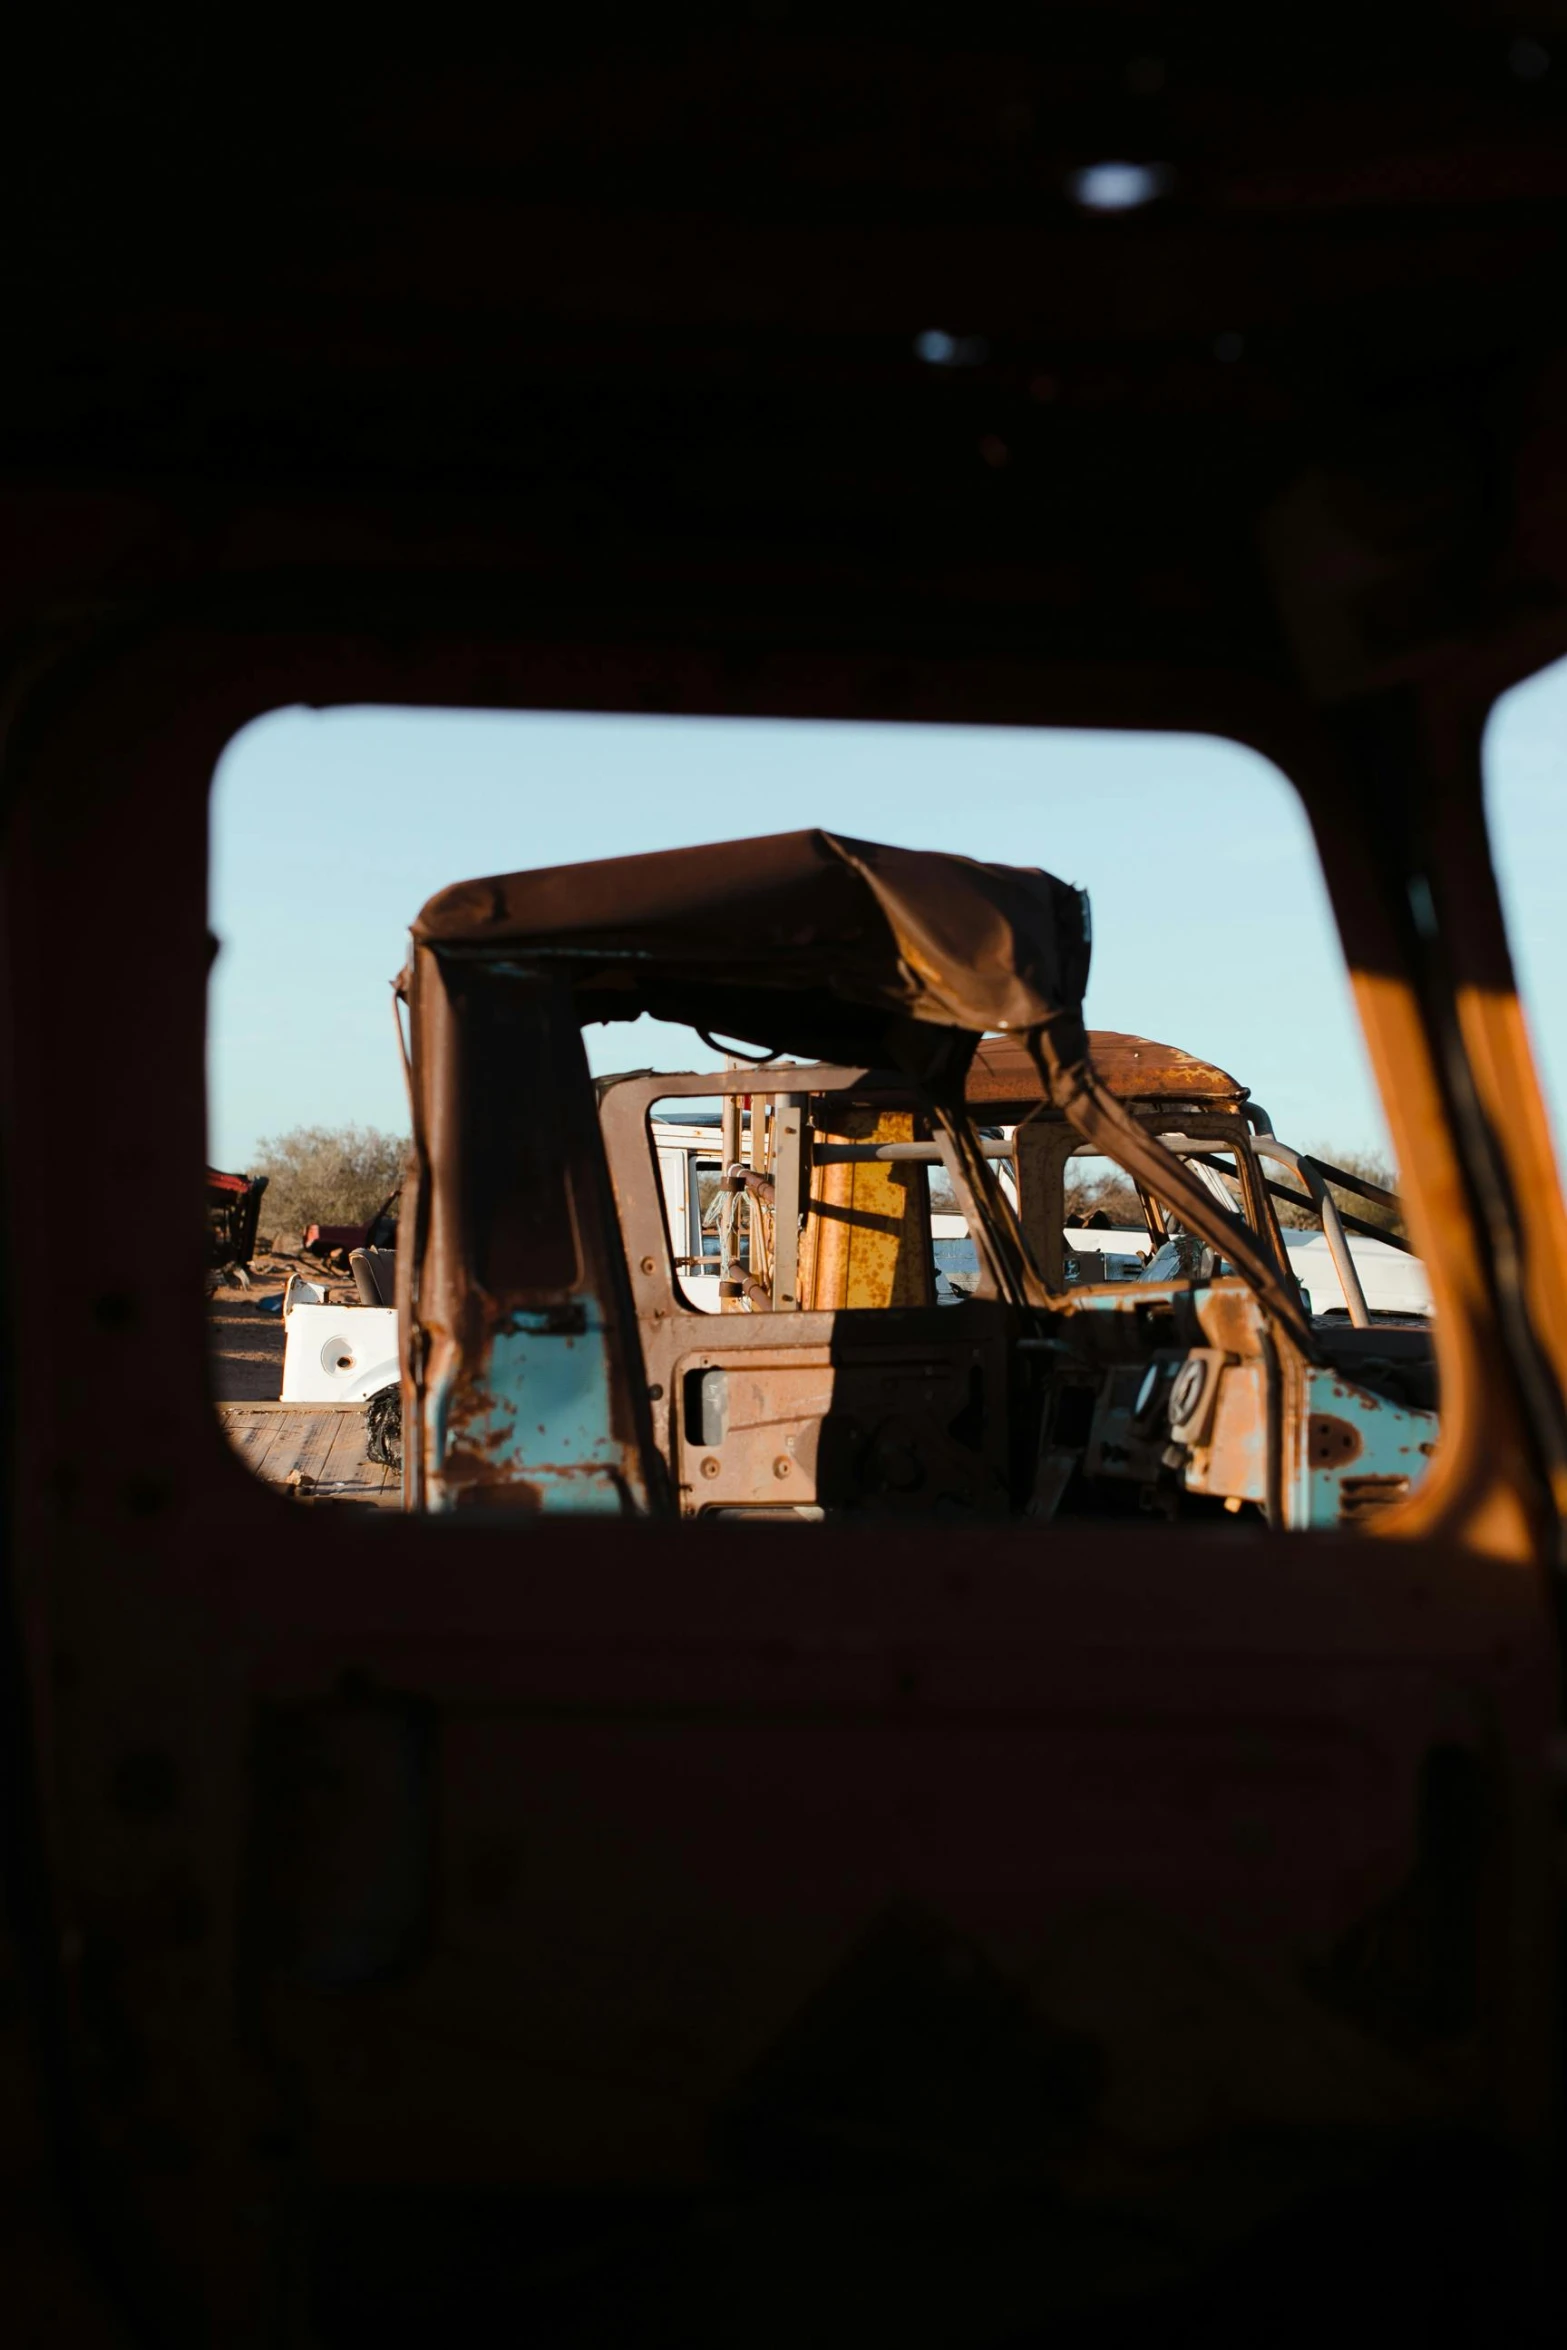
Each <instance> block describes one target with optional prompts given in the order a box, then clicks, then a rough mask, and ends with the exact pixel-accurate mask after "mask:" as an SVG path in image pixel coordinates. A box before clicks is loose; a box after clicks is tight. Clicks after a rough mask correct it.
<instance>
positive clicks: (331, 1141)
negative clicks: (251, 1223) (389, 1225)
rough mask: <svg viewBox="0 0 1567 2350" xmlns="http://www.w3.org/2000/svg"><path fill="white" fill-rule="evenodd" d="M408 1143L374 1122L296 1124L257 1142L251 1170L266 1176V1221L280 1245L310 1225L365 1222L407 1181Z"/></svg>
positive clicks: (284, 1245) (295, 1238)
mask: <svg viewBox="0 0 1567 2350" xmlns="http://www.w3.org/2000/svg"><path fill="white" fill-rule="evenodd" d="M407 1151H408V1144H407V1141H406V1139H405V1138H404V1137H403V1136H402V1135H400V1134H383V1133H382V1132H381V1130H380V1129H379V1127H375V1126H296V1127H294V1128H293V1129H292V1131H291V1132H289V1133H288V1134H276V1135H269V1136H267V1137H266V1138H264V1139H263V1140H262V1141H261V1142H259V1143H257V1145H256V1150H255V1155H254V1157H253V1159H252V1161H251V1167H252V1171H253V1172H254V1173H255V1174H257V1175H265V1176H266V1178H267V1195H266V1200H265V1203H264V1208H263V1220H264V1222H265V1223H266V1226H267V1229H268V1230H269V1231H270V1232H273V1233H274V1234H275V1235H276V1236H277V1241H278V1245H279V1246H280V1247H282V1248H288V1247H292V1246H295V1245H297V1243H298V1241H299V1239H300V1238H301V1236H302V1235H303V1233H304V1230H305V1227H306V1226H307V1225H308V1224H362V1223H364V1222H365V1221H366V1219H367V1218H369V1217H371V1216H373V1215H374V1214H375V1212H376V1210H377V1208H378V1207H379V1206H380V1205H381V1203H382V1201H383V1200H384V1199H385V1198H386V1196H387V1194H388V1192H390V1191H392V1190H394V1189H395V1188H396V1186H397V1184H399V1183H400V1182H401V1181H402V1174H403V1160H404V1158H405V1157H406V1155H407Z"/></svg>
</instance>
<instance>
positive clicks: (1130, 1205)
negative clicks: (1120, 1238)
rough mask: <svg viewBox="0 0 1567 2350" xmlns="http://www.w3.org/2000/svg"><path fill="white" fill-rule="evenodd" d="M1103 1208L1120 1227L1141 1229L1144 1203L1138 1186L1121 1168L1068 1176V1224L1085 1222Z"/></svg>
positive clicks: (1111, 1221)
mask: <svg viewBox="0 0 1567 2350" xmlns="http://www.w3.org/2000/svg"><path fill="white" fill-rule="evenodd" d="M1101 1209H1102V1210H1103V1212H1104V1214H1105V1216H1106V1217H1107V1218H1108V1219H1109V1221H1110V1223H1111V1224H1112V1225H1114V1226H1116V1227H1117V1229H1121V1230H1125V1229H1130V1230H1132V1231H1141V1229H1142V1222H1143V1210H1142V1203H1141V1201H1140V1200H1139V1199H1138V1197H1137V1191H1136V1187H1135V1185H1134V1184H1133V1183H1132V1182H1131V1181H1130V1179H1129V1178H1128V1177H1127V1176H1125V1175H1123V1174H1122V1173H1121V1171H1120V1169H1119V1168H1111V1169H1109V1170H1108V1171H1106V1172H1104V1173H1096V1174H1093V1175H1088V1176H1076V1177H1069V1178H1068V1180H1067V1184H1066V1217H1065V1221H1066V1223H1067V1224H1068V1225H1070V1226H1072V1227H1074V1228H1075V1227H1076V1226H1078V1225H1080V1224H1086V1223H1087V1222H1088V1219H1089V1217H1090V1216H1092V1215H1093V1214H1094V1213H1095V1211H1096V1210H1101Z"/></svg>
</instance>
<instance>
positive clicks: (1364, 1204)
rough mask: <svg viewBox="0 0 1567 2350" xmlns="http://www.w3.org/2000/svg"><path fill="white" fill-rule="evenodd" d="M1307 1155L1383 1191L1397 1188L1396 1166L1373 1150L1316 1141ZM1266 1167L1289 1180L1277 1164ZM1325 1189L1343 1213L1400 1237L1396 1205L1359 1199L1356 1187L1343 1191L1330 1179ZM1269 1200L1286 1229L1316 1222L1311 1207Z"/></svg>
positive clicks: (1401, 1223) (1401, 1224)
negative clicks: (1390, 1205)
mask: <svg viewBox="0 0 1567 2350" xmlns="http://www.w3.org/2000/svg"><path fill="white" fill-rule="evenodd" d="M1311 1156H1312V1157H1313V1158H1314V1159H1321V1160H1323V1161H1324V1162H1325V1163H1326V1164H1327V1165H1328V1166H1330V1167H1342V1168H1343V1170H1344V1172H1345V1174H1346V1175H1360V1176H1363V1177H1364V1178H1365V1180H1366V1182H1367V1183H1379V1184H1380V1185H1381V1186H1382V1189H1383V1190H1384V1191H1397V1189H1398V1170H1397V1168H1396V1167H1390V1166H1389V1165H1388V1162H1387V1160H1386V1159H1384V1158H1382V1157H1381V1156H1380V1155H1379V1153H1377V1152H1376V1151H1341V1150H1334V1149H1333V1148H1332V1146H1331V1145H1330V1144H1328V1143H1318V1144H1317V1145H1316V1146H1315V1148H1314V1149H1313V1151H1312V1153H1311ZM1267 1171H1268V1174H1269V1176H1270V1177H1271V1178H1272V1179H1273V1180H1274V1181H1275V1182H1280V1183H1288V1182H1291V1181H1292V1180H1293V1178H1292V1177H1291V1176H1290V1175H1289V1174H1288V1173H1287V1172H1286V1171H1285V1170H1284V1169H1283V1168H1281V1167H1272V1166H1270V1167H1269V1168H1268V1170H1267ZM1328 1189H1329V1191H1331V1192H1332V1194H1333V1197H1334V1198H1335V1199H1336V1200H1337V1201H1338V1204H1339V1207H1340V1210H1341V1211H1342V1212H1343V1214H1345V1215H1347V1216H1358V1217H1359V1218H1360V1220H1361V1222H1362V1223H1363V1224H1374V1225H1375V1226H1376V1227H1377V1230H1378V1231H1379V1232H1395V1233H1397V1234H1398V1235H1399V1237H1400V1238H1402V1237H1403V1235H1404V1219H1403V1217H1402V1216H1401V1215H1400V1214H1399V1212H1398V1210H1397V1209H1396V1208H1385V1207H1382V1206H1381V1205H1380V1204H1379V1203H1378V1202H1377V1201H1376V1200H1370V1199H1362V1198H1361V1196H1360V1194H1359V1192H1358V1191H1346V1190H1345V1189H1344V1188H1343V1186H1342V1185H1341V1184H1337V1183H1330V1184H1329V1185H1328ZM1273 1204H1274V1206H1275V1207H1276V1208H1277V1209H1278V1211H1279V1222H1280V1223H1281V1224H1282V1225H1284V1226H1285V1227H1286V1229H1291V1230H1297V1231H1298V1230H1300V1229H1302V1228H1304V1227H1305V1226H1307V1225H1313V1226H1314V1225H1315V1224H1316V1222H1317V1214H1316V1210H1315V1209H1314V1208H1310V1207H1304V1208H1297V1207H1295V1206H1294V1205H1293V1204H1292V1203H1291V1202H1289V1201H1286V1200H1281V1199H1275V1200H1274V1203H1273Z"/></svg>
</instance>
